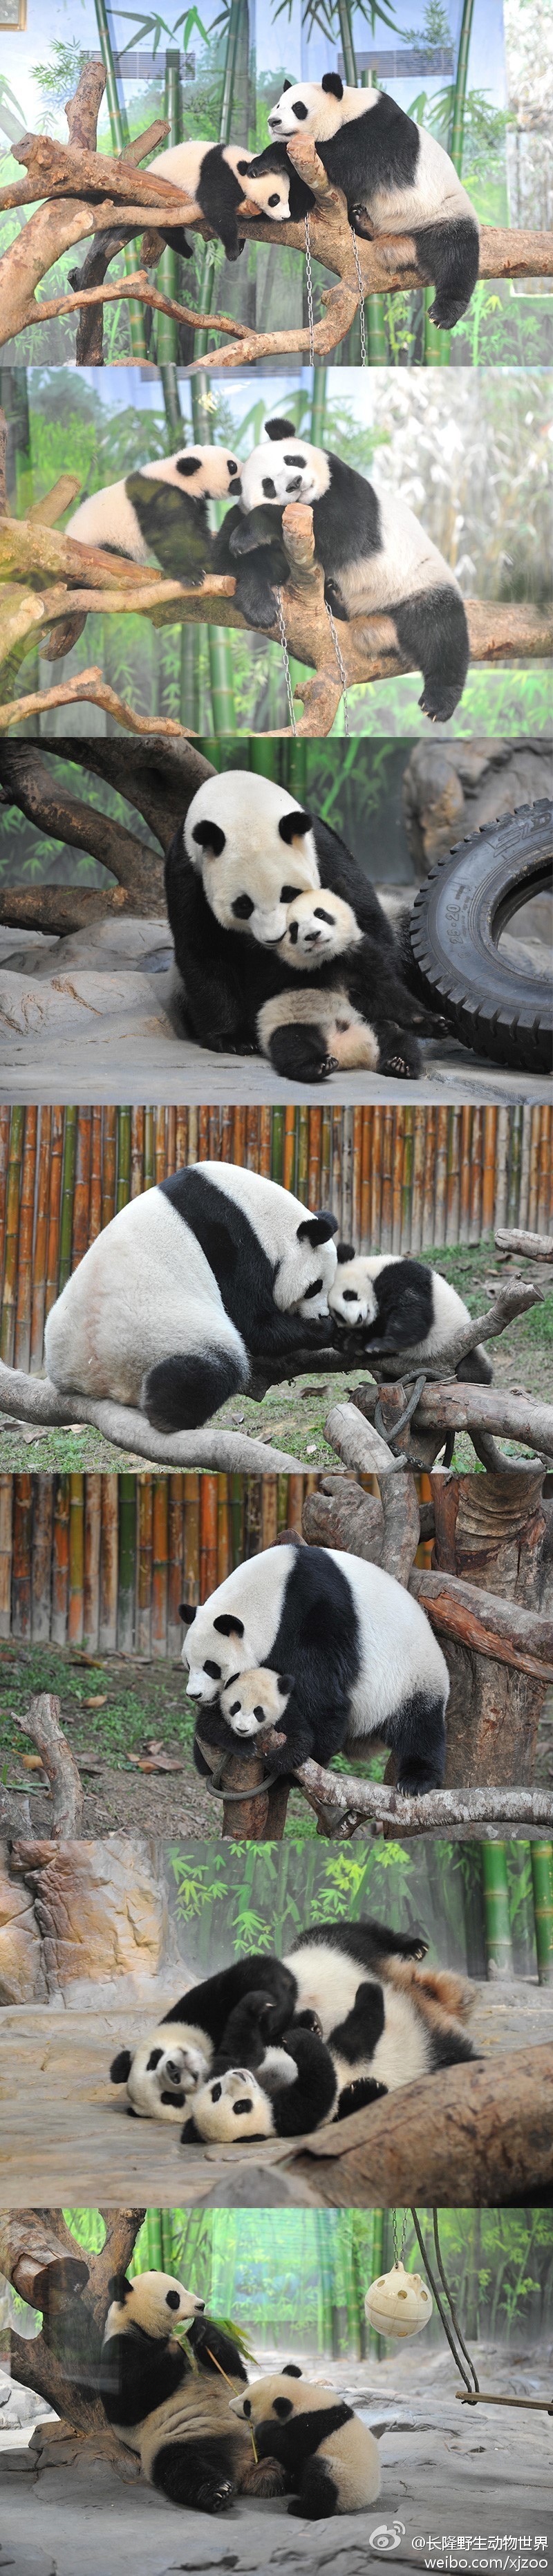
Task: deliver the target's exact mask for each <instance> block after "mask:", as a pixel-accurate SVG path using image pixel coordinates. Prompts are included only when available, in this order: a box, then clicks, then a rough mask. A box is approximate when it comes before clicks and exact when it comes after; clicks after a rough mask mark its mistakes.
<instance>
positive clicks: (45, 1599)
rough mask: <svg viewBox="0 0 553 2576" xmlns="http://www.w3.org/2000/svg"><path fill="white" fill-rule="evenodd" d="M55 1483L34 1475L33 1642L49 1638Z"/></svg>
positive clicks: (42, 1641)
mask: <svg viewBox="0 0 553 2576" xmlns="http://www.w3.org/2000/svg"><path fill="white" fill-rule="evenodd" d="M53 1535H54V1486H53V1480H52V1477H51V1476H35V1480H34V1508H33V1528H32V1540H31V1549H32V1558H31V1626H32V1635H33V1645H34V1644H35V1643H36V1644H37V1645H41V1644H44V1643H45V1642H46V1640H47V1639H49V1637H50V1623H51V1595H52V1545H53Z"/></svg>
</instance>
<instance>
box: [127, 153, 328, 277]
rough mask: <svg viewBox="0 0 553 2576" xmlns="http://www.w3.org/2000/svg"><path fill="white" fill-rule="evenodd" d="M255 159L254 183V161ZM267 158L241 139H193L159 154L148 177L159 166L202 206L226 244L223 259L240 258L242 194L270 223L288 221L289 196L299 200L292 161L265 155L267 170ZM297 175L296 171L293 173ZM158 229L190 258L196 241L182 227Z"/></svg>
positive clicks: (159, 226)
mask: <svg viewBox="0 0 553 2576" xmlns="http://www.w3.org/2000/svg"><path fill="white" fill-rule="evenodd" d="M254 158H255V160H256V171H255V182H254V181H253V180H252V173H251V165H252V161H253V160H254ZM264 158H265V156H264V155H263V154H258V155H257V156H255V155H254V154H253V152H247V151H246V150H245V148H244V145H243V144H242V143H223V144H221V143H209V142H207V143H206V142H203V143H202V142H200V141H199V140H198V139H197V138H193V139H192V140H191V141H190V142H188V143H171V144H170V145H169V147H168V150H167V151H166V152H156V156H155V160H154V161H150V163H149V167H148V177H149V178H150V177H151V176H152V175H153V174H154V173H155V172H157V171H158V170H159V173H160V177H161V178H162V179H171V180H172V181H173V183H174V186H175V187H176V188H178V189H179V193H180V195H181V196H186V197H189V198H190V200H191V201H193V200H194V201H195V203H196V205H197V206H199V207H200V211H201V213H202V215H203V216H204V217H205V221H206V223H207V224H210V226H211V230H212V232H214V233H216V234H217V236H218V240H219V241H220V242H222V244H223V249H224V253H225V259H231V260H234V259H239V257H240V252H241V251H242V250H243V248H244V243H243V241H241V240H240V235H239V231H238V224H237V212H238V207H239V206H240V205H241V204H242V200H243V198H246V199H248V198H250V200H251V202H252V205H253V206H255V207H260V209H261V213H262V214H265V215H267V216H269V217H270V221H271V223H276V224H282V223H287V222H288V220H289V217H290V214H291V204H290V197H291V195H292V198H293V201H294V205H296V204H297V202H298V190H299V188H300V186H301V182H300V181H299V180H298V182H297V184H294V180H293V178H292V171H291V165H290V163H288V164H287V161H286V155H285V154H284V153H283V154H282V155H281V156H280V157H279V156H278V155H277V157H276V160H273V159H271V154H270V151H269V153H268V155H267V156H266V159H267V165H268V166H266V168H265V169H260V168H259V166H258V165H259V161H260V160H261V161H263V160H264ZM294 179H295V174H294ZM156 232H159V233H161V238H162V240H163V241H165V242H167V243H168V245H169V249H170V250H175V251H177V253H178V254H179V256H180V258H181V259H191V258H192V247H193V246H192V245H191V243H190V242H189V241H188V239H187V235H186V232H185V230H184V228H183V226H182V225H178V224H176V225H171V224H170V223H169V224H168V226H167V228H166V227H165V224H156Z"/></svg>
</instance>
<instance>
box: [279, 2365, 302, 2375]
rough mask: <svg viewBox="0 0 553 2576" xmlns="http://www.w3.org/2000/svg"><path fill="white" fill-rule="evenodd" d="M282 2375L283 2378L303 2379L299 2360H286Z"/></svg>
mask: <svg viewBox="0 0 553 2576" xmlns="http://www.w3.org/2000/svg"><path fill="white" fill-rule="evenodd" d="M280 2376H281V2379H301V2377H302V2372H301V2370H299V2369H298V2364H297V2361H284V2362H283V2364H282V2370H281V2374H280Z"/></svg>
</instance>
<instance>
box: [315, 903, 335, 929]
mask: <svg viewBox="0 0 553 2576" xmlns="http://www.w3.org/2000/svg"><path fill="white" fill-rule="evenodd" d="M314 917H315V921H329V922H330V928H331V930H332V929H333V926H334V913H333V912H325V910H324V905H323V904H322V903H316V904H315V916H314Z"/></svg>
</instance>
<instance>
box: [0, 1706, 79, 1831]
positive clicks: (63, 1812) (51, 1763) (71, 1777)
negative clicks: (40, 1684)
mask: <svg viewBox="0 0 553 2576" xmlns="http://www.w3.org/2000/svg"><path fill="white" fill-rule="evenodd" d="M60 1717H61V1708H60V1702H59V1699H55V1698H54V1695H53V1693H52V1692H51V1691H42V1692H41V1693H39V1694H38V1695H37V1697H35V1698H33V1699H32V1700H31V1703H30V1707H29V1708H28V1709H27V1710H26V1713H25V1716H24V1717H19V1716H16V1715H14V1721H13V1722H14V1726H18V1727H19V1728H20V1731H21V1733H22V1734H23V1735H30V1737H31V1743H32V1744H36V1747H37V1752H38V1753H40V1756H41V1761H42V1767H43V1770H44V1771H45V1772H46V1777H47V1779H48V1780H49V1783H50V1790H51V1795H52V1841H53V1842H67V1841H73V1842H76V1841H77V1840H78V1837H79V1835H80V1834H81V1833H82V1822H83V1792H82V1787H81V1781H80V1778H79V1773H78V1770H77V1764H76V1762H75V1760H74V1757H73V1754H72V1753H71V1751H70V1748H69V1745H68V1743H67V1740H66V1737H65V1735H64V1734H63V1731H62V1728H61V1726H60Z"/></svg>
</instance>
